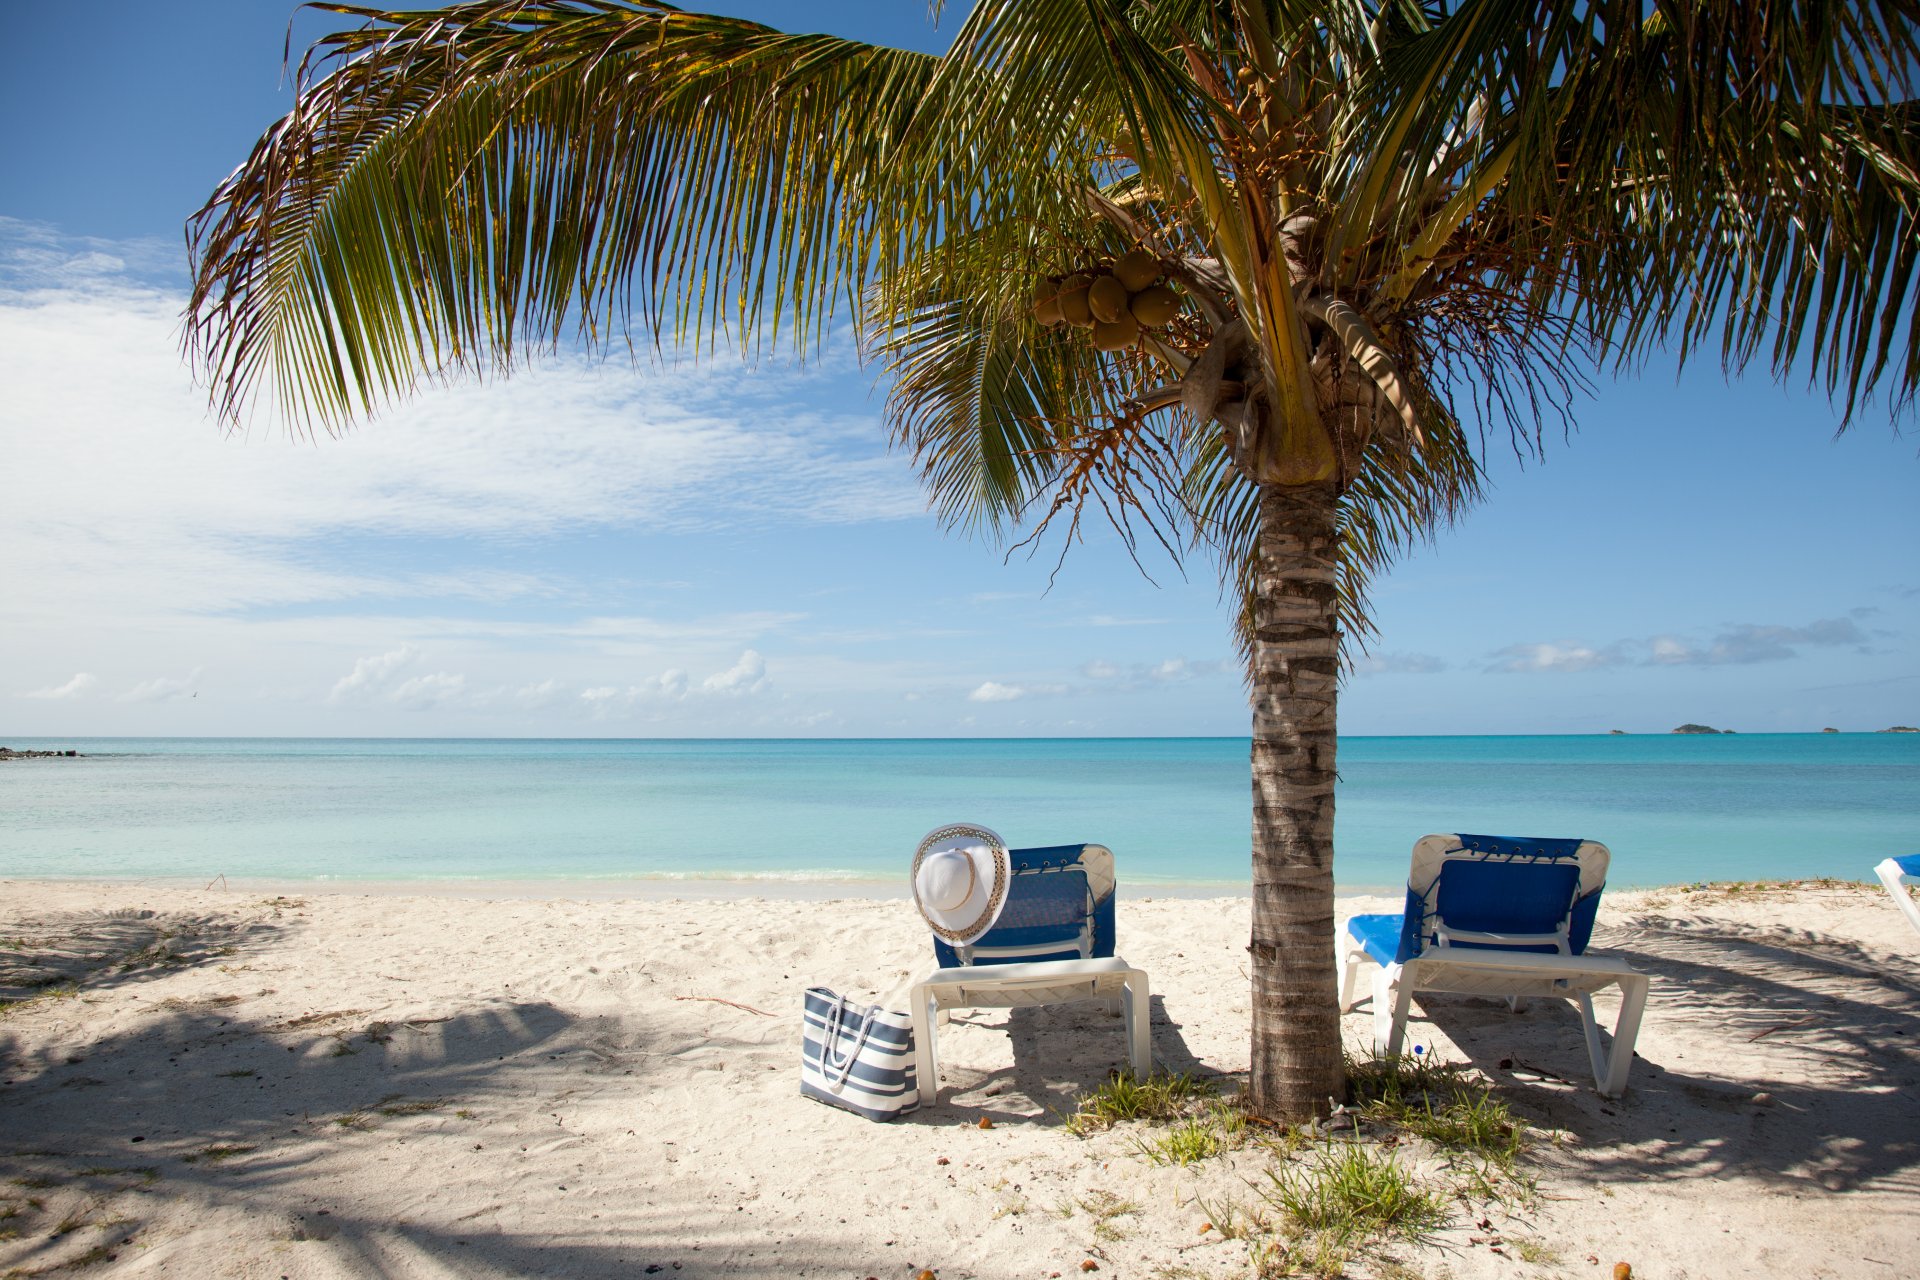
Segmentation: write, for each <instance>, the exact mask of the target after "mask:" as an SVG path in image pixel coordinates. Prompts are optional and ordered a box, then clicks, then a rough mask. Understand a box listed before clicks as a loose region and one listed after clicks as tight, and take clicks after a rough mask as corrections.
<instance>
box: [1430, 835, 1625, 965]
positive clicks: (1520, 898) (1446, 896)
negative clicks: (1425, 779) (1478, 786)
mask: <svg viewBox="0 0 1920 1280" xmlns="http://www.w3.org/2000/svg"><path fill="white" fill-rule="evenodd" d="M1610 861H1611V855H1610V854H1609V853H1608V852H1607V847H1606V846H1605V845H1603V844H1600V843H1599V842H1597V841H1593V840H1551V839H1537V838H1516V837H1511V836H1476V835H1431V836H1424V837H1422V838H1421V839H1420V841H1419V842H1418V843H1416V844H1415V845H1414V847H1413V870H1412V873H1411V875H1409V877H1408V879H1407V908H1406V920H1405V923H1404V924H1403V925H1402V927H1401V935H1400V947H1399V952H1398V954H1397V955H1396V957H1395V959H1396V960H1398V961H1400V962H1401V963H1404V962H1406V961H1408V960H1411V959H1413V958H1414V957H1415V956H1417V955H1419V954H1421V953H1422V952H1423V951H1425V950H1427V949H1428V948H1429V947H1434V946H1440V945H1451V946H1491V947H1495V948H1497V949H1501V950H1524V951H1561V950H1564V951H1565V952H1566V953H1568V954H1571V955H1580V954H1581V953H1582V952H1584V951H1585V950H1586V948H1587V941H1588V939H1589V938H1590V937H1591V936H1592V934H1593V921H1594V916H1595V914H1596V913H1597V912H1598V911H1599V908H1600V893H1601V890H1602V889H1604V888H1605V887H1606V880H1607V865H1608V863H1609V862H1610ZM1459 934H1468V935H1488V934H1496V935H1506V936H1515V935H1520V936H1529V937H1532V938H1535V939H1542V940H1540V941H1534V942H1530V943H1526V944H1519V945H1509V946H1504V947H1503V946H1501V945H1500V944H1499V943H1497V942H1491V941H1488V940H1486V939H1485V938H1484V937H1460V936H1456V935H1459ZM1545 939H1551V940H1545Z"/></svg>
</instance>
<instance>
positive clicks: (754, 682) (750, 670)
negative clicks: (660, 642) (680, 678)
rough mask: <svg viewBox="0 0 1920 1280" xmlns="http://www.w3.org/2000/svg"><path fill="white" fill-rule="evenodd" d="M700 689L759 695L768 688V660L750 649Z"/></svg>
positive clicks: (709, 679)
mask: <svg viewBox="0 0 1920 1280" xmlns="http://www.w3.org/2000/svg"><path fill="white" fill-rule="evenodd" d="M673 674H677V673H673ZM700 687H701V688H702V689H704V690H706V691H707V692H708V693H725V694H734V695H739V694H748V693H758V692H760V691H761V690H762V689H764V688H766V687H767V660H766V659H765V658H762V657H761V656H760V655H759V654H758V653H757V652H755V651H754V650H752V649H748V650H747V651H746V652H744V653H742V654H741V655H740V660H739V661H738V662H736V663H734V664H733V665H732V666H731V667H728V668H727V669H726V670H725V671H717V672H715V673H714V674H713V675H710V676H708V677H707V678H706V679H705V680H703V681H701V682H700Z"/></svg>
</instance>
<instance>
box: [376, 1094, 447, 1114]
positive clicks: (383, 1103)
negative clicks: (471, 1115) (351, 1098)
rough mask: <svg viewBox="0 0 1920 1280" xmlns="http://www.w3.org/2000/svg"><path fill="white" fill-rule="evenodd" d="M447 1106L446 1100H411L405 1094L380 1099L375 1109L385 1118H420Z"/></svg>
mask: <svg viewBox="0 0 1920 1280" xmlns="http://www.w3.org/2000/svg"><path fill="white" fill-rule="evenodd" d="M446 1105H447V1100H446V1099H445V1098H409V1097H407V1096H406V1095H405V1094H403V1093H396V1094H392V1095H390V1096H389V1097H385V1098H382V1099H380V1101H379V1102H377V1103H375V1104H374V1108H373V1109H374V1110H375V1111H377V1112H379V1113H380V1114H381V1115H383V1116H418V1115H425V1114H426V1113H427V1112H429V1111H438V1110H440V1108H442V1107H444V1106H446ZM456 1114H457V1113H456Z"/></svg>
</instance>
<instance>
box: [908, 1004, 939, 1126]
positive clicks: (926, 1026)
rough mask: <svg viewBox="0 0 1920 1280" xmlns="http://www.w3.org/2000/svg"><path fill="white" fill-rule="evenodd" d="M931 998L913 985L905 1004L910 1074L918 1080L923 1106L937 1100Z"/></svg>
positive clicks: (936, 1059) (937, 1082)
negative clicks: (909, 1026)
mask: <svg viewBox="0 0 1920 1280" xmlns="http://www.w3.org/2000/svg"><path fill="white" fill-rule="evenodd" d="M934 999H935V998H934V995H933V992H932V990H931V989H930V988H928V987H927V986H925V985H924V984H916V985H915V986H914V988H913V992H912V995H911V996H910V997H909V998H908V1004H907V1009H908V1010H909V1013H910V1015H911V1017H912V1020H913V1072H914V1075H915V1076H916V1077H918V1079H917V1081H916V1083H918V1084H919V1086H920V1105H921V1106H923V1107H930V1106H933V1105H934V1104H935V1103H936V1102H938V1101H939V1100H940V1059H939V1055H938V1053H937V1052H936V1050H935V1049H934V1044H933V1036H934V1022H935V1019H934V1017H933V1013H934Z"/></svg>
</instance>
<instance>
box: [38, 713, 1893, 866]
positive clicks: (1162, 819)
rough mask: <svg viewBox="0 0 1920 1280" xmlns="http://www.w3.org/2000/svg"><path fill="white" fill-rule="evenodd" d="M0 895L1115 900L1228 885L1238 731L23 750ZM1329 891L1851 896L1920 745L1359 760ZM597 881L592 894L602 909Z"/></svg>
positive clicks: (1397, 744)
mask: <svg viewBox="0 0 1920 1280" xmlns="http://www.w3.org/2000/svg"><path fill="white" fill-rule="evenodd" d="M7 745H9V746H12V747H15V748H17V749H27V748H40V749H49V748H60V749H66V748H72V749H76V750H78V751H81V752H83V753H85V757H86V758H84V759H78V760H16V761H10V762H7V763H4V764H0V876H14V877H19V876H32V877H60V878H93V877H101V878H116V879H120V878H143V879H144V878H159V879H166V880H178V881H182V882H187V881H191V882H205V881H208V880H211V879H212V878H213V877H215V876H218V875H225V876H227V877H229V878H230V879H232V880H241V879H247V880H255V881H261V880H268V881H303V880H319V879H332V880H349V881H362V880H399V881H418V880H430V881H454V880H621V879H633V878H644V879H653V880H665V879H676V878H679V879H754V880H793V881H805V880H848V881H868V882H874V881H880V882H892V883H895V884H899V883H901V882H902V878H903V876H904V870H905V867H906V865H907V862H908V860H909V858H910V857H911V854H912V851H913V848H914V846H915V844H916V843H917V842H918V840H919V838H920V837H921V835H923V834H924V833H925V832H926V831H927V830H929V829H930V828H932V827H934V826H936V825H938V824H940V823H944V822H952V821H973V822H980V823H984V824H985V825H987V826H989V827H992V828H993V829H995V830H997V831H998V832H1000V834H1001V835H1002V836H1004V837H1005V838H1006V839H1007V840H1008V841H1009V842H1010V843H1012V844H1014V845H1016V846H1019V845H1039V844H1057V843H1067V842H1070V841H1082V840H1093V841H1099V842H1101V843H1104V844H1107V845H1110V846H1111V847H1112V848H1113V850H1114V852H1115V854H1116V857H1117V858H1118V860H1119V865H1120V868H1121V879H1122V883H1123V884H1127V885H1130V886H1134V887H1140V886H1147V885H1174V884H1184V885H1214V886H1233V885H1244V884H1245V883H1246V881H1247V876H1248V871H1247V868H1248V836H1247V829H1248V804H1249V800H1248V782H1247V742H1246V740H1245V739H1244V738H1133V739H1015V740H858V741H851V740H850V741H821V740H804V741H770V740H750V741H712V740H698V741H654V740H643V741H619V740H598V739H596V740H570V741H543V740H525V739H516V740H509V741H476V740H465V739H463V740H431V741H428V740H392V739H381V740H347V739H260V738H252V739H206V738H164V739H161V738H140V739H135V738H112V739H60V740H53V739H39V740H29V739H10V740H8V741H7ZM1340 770H1341V783H1340V790H1339V801H1338V802H1339V818H1338V829H1337V835H1336V847H1337V861H1336V872H1337V877H1338V880H1339V883H1340V886H1341V888H1343V889H1348V890H1361V889H1371V888H1382V887H1388V886H1392V885H1395V884H1398V883H1400V882H1401V881H1402V879H1403V877H1404V875H1405V869H1406V863H1407V855H1408V850H1409V849H1410V848H1411V847H1412V844H1413V842H1414V840H1415V839H1416V838H1418V837H1419V836H1420V835H1422V834H1424V833H1426V832H1429V831H1471V832H1481V833H1487V834H1497V835H1549V836H1580V837H1587V838H1591V839H1597V840H1600V841H1603V842H1605V843H1606V844H1607V845H1608V846H1610V847H1611V848H1612V850H1613V853H1614V868H1613V874H1612V877H1611V881H1612V883H1613V884H1614V885H1616V886H1625V885H1652V884H1671V883H1677V882H1685V881H1694V880H1719V879H1753V878H1758V877H1775V876H1781V877H1785V876H1816V875H1828V876H1840V877H1845V878H1849V879H1860V878H1863V877H1865V876H1867V875H1868V874H1869V868H1871V867H1872V865H1873V864H1874V863H1875V862H1877V861H1879V860H1880V859H1881V858H1883V857H1886V856H1887V855H1889V854H1895V853H1914V852H1920V736H1916V735H1904V734H1899V735H1896V734H1839V735H1821V734H1791V735H1788V734H1779V735H1767V734H1754V735H1745V734H1743V735H1739V736H1725V737H1677V736H1664V735H1663V736H1630V737H1478V738H1476V737H1449V738H1348V739H1342V741H1341V743H1340ZM601 887H602V888H604V887H605V886H601Z"/></svg>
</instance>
